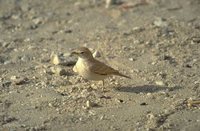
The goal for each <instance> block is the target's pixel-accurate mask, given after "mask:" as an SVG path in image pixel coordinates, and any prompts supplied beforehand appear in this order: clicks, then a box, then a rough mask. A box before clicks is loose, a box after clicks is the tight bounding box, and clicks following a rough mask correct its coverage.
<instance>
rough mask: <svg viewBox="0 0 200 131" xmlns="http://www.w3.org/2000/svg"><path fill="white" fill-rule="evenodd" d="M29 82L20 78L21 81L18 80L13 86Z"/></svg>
mask: <svg viewBox="0 0 200 131" xmlns="http://www.w3.org/2000/svg"><path fill="white" fill-rule="evenodd" d="M28 82H29V79H28V78H26V77H25V78H21V79H18V80H16V82H15V84H16V85H23V84H27V83H28Z"/></svg>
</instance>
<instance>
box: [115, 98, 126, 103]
mask: <svg viewBox="0 0 200 131" xmlns="http://www.w3.org/2000/svg"><path fill="white" fill-rule="evenodd" d="M115 100H116V101H117V102H119V103H123V102H124V101H123V100H122V99H115Z"/></svg>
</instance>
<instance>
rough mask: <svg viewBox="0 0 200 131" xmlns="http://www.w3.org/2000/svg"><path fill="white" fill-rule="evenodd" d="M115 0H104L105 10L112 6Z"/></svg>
mask: <svg viewBox="0 0 200 131" xmlns="http://www.w3.org/2000/svg"><path fill="white" fill-rule="evenodd" d="M115 1H116V0H106V6H105V8H109V7H110V6H111V5H112V4H114V3H115Z"/></svg>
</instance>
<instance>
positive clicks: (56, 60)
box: [51, 53, 60, 65]
mask: <svg viewBox="0 0 200 131" xmlns="http://www.w3.org/2000/svg"><path fill="white" fill-rule="evenodd" d="M51 62H52V63H53V64H54V65H58V64H60V59H59V57H58V55H56V54H53V53H52V55H51Z"/></svg>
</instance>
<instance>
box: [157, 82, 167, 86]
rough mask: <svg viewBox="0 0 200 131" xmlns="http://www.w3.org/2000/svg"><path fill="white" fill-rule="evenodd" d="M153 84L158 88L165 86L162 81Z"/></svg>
mask: <svg viewBox="0 0 200 131" xmlns="http://www.w3.org/2000/svg"><path fill="white" fill-rule="evenodd" d="M155 83H156V85H158V86H164V85H165V84H164V82H163V81H156V82H155Z"/></svg>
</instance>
